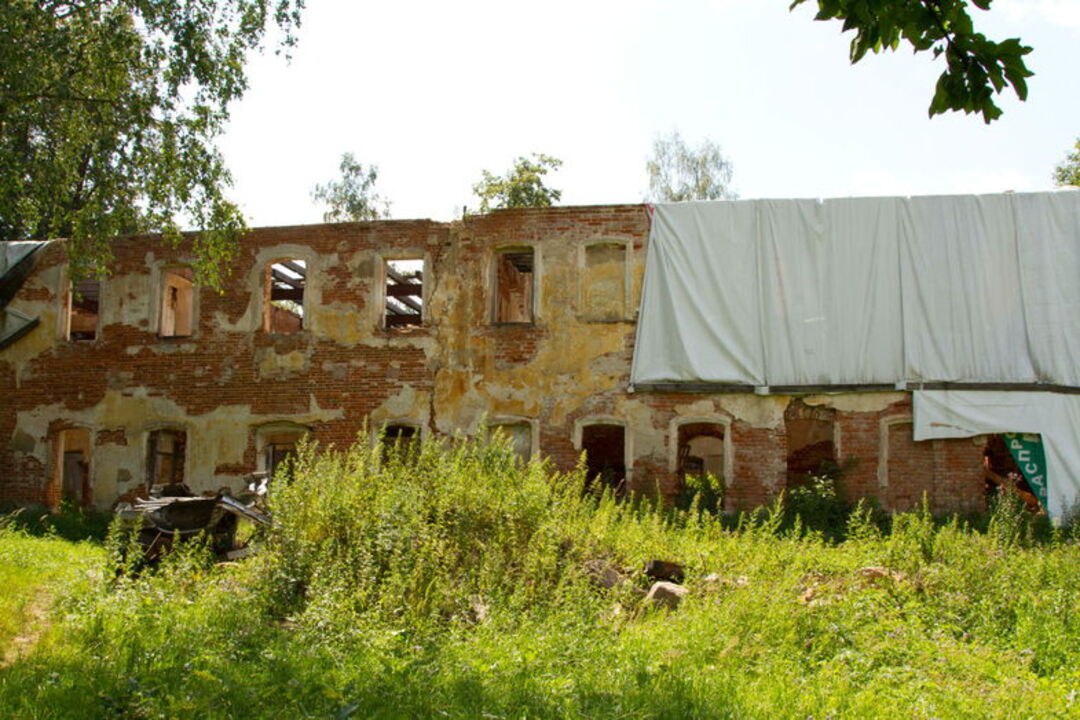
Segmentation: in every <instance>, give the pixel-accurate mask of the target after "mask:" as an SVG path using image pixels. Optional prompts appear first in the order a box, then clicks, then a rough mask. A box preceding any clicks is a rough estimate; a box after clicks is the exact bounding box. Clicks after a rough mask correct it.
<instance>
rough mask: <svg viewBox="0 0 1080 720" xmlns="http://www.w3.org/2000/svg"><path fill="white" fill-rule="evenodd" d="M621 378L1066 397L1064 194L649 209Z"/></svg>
mask: <svg viewBox="0 0 1080 720" xmlns="http://www.w3.org/2000/svg"><path fill="white" fill-rule="evenodd" d="M631 377H632V382H633V383H635V384H647V383H668V382H703V383H721V384H733V385H754V386H770V385H772V386H788V385H884V384H889V385H892V384H896V383H898V382H912V383H919V382H978V383H1044V384H1049V385H1069V386H1076V387H1080V193H1077V192H1056V193H1030V194H1011V193H1009V194H1003V195H983V196H969V195H964V196H941V197H915V198H846V199H836V200H824V201H818V200H747V201H724V202H697V203H676V204H661V205H657V206H656V207H655V212H654V215H653V223H652V232H651V236H650V239H649V249H648V256H647V258H646V266H645V284H644V291H643V295H642V301H641V312H640V320H639V324H638V336H637V343H636V345H635V350H634V364H633V370H632V374H631Z"/></svg>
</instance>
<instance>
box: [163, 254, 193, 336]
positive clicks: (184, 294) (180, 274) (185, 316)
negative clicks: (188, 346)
mask: <svg viewBox="0 0 1080 720" xmlns="http://www.w3.org/2000/svg"><path fill="white" fill-rule="evenodd" d="M194 311H195V275H194V273H193V272H192V270H191V268H171V269H168V270H165V271H164V272H163V273H162V275H161V330H160V335H161V337H189V336H190V335H191V334H192V330H193V329H194V314H195V313H194Z"/></svg>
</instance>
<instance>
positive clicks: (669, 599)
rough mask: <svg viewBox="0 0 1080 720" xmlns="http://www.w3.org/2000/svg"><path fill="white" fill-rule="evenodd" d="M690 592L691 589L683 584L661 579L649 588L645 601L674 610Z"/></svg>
mask: <svg viewBox="0 0 1080 720" xmlns="http://www.w3.org/2000/svg"><path fill="white" fill-rule="evenodd" d="M689 594H690V591H689V590H687V589H686V588H684V587H683V586H682V585H676V584H675V583H673V582H666V581H660V582H656V583H653V586H652V587H651V588H650V589H649V594H648V595H646V596H645V601H646V602H651V603H652V604H654V605H658V606H660V607H666V608H668V609H669V610H674V609H675V608H677V607H679V603H681V602H682V600H683V598H684V597H686V596H687V595H689Z"/></svg>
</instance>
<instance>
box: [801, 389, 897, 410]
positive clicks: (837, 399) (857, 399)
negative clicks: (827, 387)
mask: <svg viewBox="0 0 1080 720" xmlns="http://www.w3.org/2000/svg"><path fill="white" fill-rule="evenodd" d="M905 399H907V393H902V392H868V393H845V394H843V395H808V396H807V397H804V398H803V402H805V403H806V404H807V405H820V406H824V407H831V408H836V409H837V410H839V411H840V412H861V413H866V412H872V413H876V412H881V411H882V410H884V409H886V408H887V407H889V406H890V405H894V404H896V403H898V402H900V401H902V400H905Z"/></svg>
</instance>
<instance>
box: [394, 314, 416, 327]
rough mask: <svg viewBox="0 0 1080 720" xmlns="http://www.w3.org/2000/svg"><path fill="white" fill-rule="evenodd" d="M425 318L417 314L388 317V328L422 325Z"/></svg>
mask: <svg viewBox="0 0 1080 720" xmlns="http://www.w3.org/2000/svg"><path fill="white" fill-rule="evenodd" d="M422 324H423V318H421V317H420V315H416V314H412V313H409V314H407V315H406V314H401V315H387V316H386V327H402V326H406V325H422Z"/></svg>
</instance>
